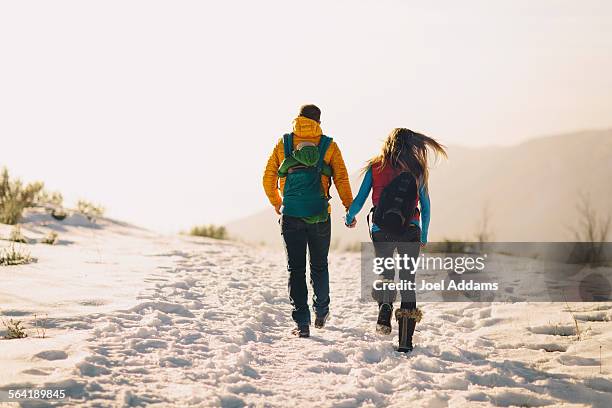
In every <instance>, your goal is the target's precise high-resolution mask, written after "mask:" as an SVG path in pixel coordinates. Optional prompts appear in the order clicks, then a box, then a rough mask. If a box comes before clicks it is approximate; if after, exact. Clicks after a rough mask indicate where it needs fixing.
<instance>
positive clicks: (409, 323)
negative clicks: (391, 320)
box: [395, 309, 423, 353]
mask: <svg viewBox="0 0 612 408" xmlns="http://www.w3.org/2000/svg"><path fill="white" fill-rule="evenodd" d="M422 316H423V314H422V313H421V310H419V309H412V310H408V309H397V310H396V311H395V318H396V319H397V323H398V325H399V347H398V348H397V351H399V352H402V353H410V352H411V351H412V349H413V348H414V347H413V345H412V335H413V334H414V328H415V327H416V324H417V322H420V321H421V317H422Z"/></svg>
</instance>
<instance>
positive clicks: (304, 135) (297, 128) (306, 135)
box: [293, 116, 323, 141]
mask: <svg viewBox="0 0 612 408" xmlns="http://www.w3.org/2000/svg"><path fill="white" fill-rule="evenodd" d="M322 133H323V131H322V130H321V126H320V125H319V123H318V122H317V121H315V120H312V119H308V118H305V117H304V116H298V117H297V118H295V120H294V121H293V134H294V135H296V136H297V137H299V138H300V139H316V140H317V141H318V139H319V137H320V136H321V134H322Z"/></svg>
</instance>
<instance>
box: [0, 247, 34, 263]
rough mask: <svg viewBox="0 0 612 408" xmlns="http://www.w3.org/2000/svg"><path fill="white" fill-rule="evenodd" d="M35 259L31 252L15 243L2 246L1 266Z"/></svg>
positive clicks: (0, 251) (0, 253) (0, 250)
mask: <svg viewBox="0 0 612 408" xmlns="http://www.w3.org/2000/svg"><path fill="white" fill-rule="evenodd" d="M33 261H34V259H33V258H32V257H31V256H30V253H29V252H27V251H25V250H23V249H21V248H18V247H16V246H15V245H14V244H13V245H11V246H9V247H8V248H0V266H11V265H24V264H28V263H31V262H33Z"/></svg>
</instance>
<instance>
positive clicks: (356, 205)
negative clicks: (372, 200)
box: [346, 168, 372, 224]
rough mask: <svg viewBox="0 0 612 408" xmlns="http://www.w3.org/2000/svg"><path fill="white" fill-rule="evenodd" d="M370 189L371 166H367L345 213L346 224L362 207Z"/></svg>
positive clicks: (351, 220)
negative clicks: (355, 194) (357, 191)
mask: <svg viewBox="0 0 612 408" xmlns="http://www.w3.org/2000/svg"><path fill="white" fill-rule="evenodd" d="M370 190H372V168H369V169H368V171H366V174H365V175H364V176H363V181H362V182H361V187H359V193H357V197H355V199H354V200H353V203H352V204H351V206H350V207H349V209H348V211H347V213H346V222H347V223H348V224H350V223H351V222H353V220H354V219H355V216H356V215H357V214H359V211H361V209H362V208H363V205H364V204H365V202H366V200H367V199H368V196H369V195H370Z"/></svg>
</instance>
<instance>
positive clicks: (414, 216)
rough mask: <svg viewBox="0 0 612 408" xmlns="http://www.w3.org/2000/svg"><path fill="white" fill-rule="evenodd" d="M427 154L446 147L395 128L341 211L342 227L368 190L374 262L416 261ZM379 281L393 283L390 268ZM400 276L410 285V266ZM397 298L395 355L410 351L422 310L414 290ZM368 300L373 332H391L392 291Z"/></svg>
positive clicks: (424, 221) (426, 205)
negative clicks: (374, 312)
mask: <svg viewBox="0 0 612 408" xmlns="http://www.w3.org/2000/svg"><path fill="white" fill-rule="evenodd" d="M430 154H433V155H434V156H435V157H438V156H442V157H447V154H446V150H445V147H444V146H443V145H441V144H440V143H438V142H437V141H436V140H434V139H432V138H430V137H427V136H425V135H423V134H421V133H417V132H413V131H412V130H410V129H405V128H396V129H393V131H391V133H390V134H389V136H388V137H387V139H386V140H385V142H384V144H383V147H382V151H381V152H380V154H378V155H377V156H375V157H373V158H372V159H370V160H369V161H368V162H367V164H366V166H365V167H364V169H363V170H364V177H363V182H362V183H361V187H360V189H359V193H358V195H357V197H355V200H354V201H353V203H352V205H351V207H350V208H349V210H348V211H347V213H346V217H345V224H346V225H347V226H348V227H354V226H355V223H356V219H355V216H356V215H357V214H358V213H359V211H361V209H362V208H363V205H364V203H365V201H366V199H367V198H368V195H369V194H370V191H372V203H373V205H374V208H373V209H372V213H373V214H374V217H373V221H374V223H373V224H372V226H371V228H370V233H371V237H372V242H373V244H374V252H375V254H376V257H377V258H391V257H393V256H394V253H395V252H396V251H397V253H398V254H399V255H400V256H401V257H404V256H408V257H411V258H414V259H417V257H418V256H419V251H420V247H421V246H424V245H425V244H426V243H427V232H428V229H429V219H430V201H429V192H428V181H429V171H428V161H429V160H428V157H429V155H430ZM408 265H411V263H410V262H408ZM382 278H383V282H385V281H392V280H393V279H394V278H395V267H393V268H386V269H384V270H383V272H382ZM399 278H400V280H401V281H411V282H412V284H413V285H414V282H415V280H414V278H415V275H414V271H411V270H410V268H403V269H400V271H399ZM400 295H401V305H400V308H399V309H397V310H396V311H395V317H396V320H397V321H398V325H399V347H398V351H401V352H410V351H412V349H413V345H412V335H413V334H414V329H415V326H416V323H417V322H419V321H420V320H421V317H422V312H421V311H420V310H419V309H417V307H416V297H415V292H414V290H402V291H400ZM373 297H374V299H375V300H376V301H377V302H378V320H377V323H376V331H377V332H378V333H381V334H390V333H391V317H392V315H393V301H394V300H395V297H396V292H395V291H394V290H393V291H384V290H383V291H373Z"/></svg>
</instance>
